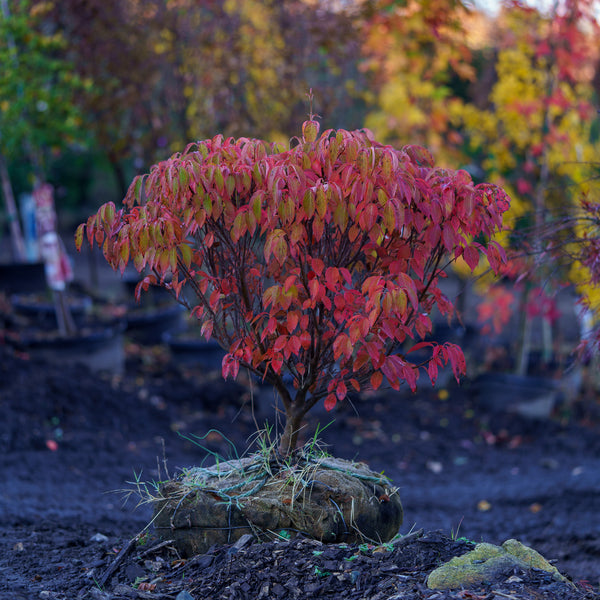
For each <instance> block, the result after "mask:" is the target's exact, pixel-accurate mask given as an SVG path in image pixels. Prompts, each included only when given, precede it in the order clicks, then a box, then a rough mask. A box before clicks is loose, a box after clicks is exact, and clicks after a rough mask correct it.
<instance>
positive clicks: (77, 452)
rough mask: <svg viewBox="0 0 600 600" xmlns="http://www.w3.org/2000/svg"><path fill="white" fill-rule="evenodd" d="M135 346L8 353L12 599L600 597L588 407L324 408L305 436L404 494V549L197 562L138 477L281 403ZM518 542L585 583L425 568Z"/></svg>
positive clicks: (3, 576) (594, 429)
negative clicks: (515, 410) (118, 367)
mask: <svg viewBox="0 0 600 600" xmlns="http://www.w3.org/2000/svg"><path fill="white" fill-rule="evenodd" d="M126 350H127V365H126V371H125V374H124V375H123V376H118V377H117V376H112V377H109V376H98V375H94V374H92V373H90V372H89V371H88V370H86V369H85V368H83V367H77V366H76V367H70V368H60V367H55V366H50V365H47V364H44V363H41V362H36V361H34V360H26V359H24V358H22V357H15V356H14V355H12V354H11V353H10V352H9V351H8V350H7V349H4V348H2V349H1V352H2V354H1V361H0V402H1V406H2V419H1V420H0V473H1V474H2V480H3V482H4V483H3V486H2V491H1V492H0V598H1V599H2V600H4V599H6V600H8V599H10V600H21V599H31V598H56V599H57V600H66V599H69V600H74V599H76V598H103V599H107V600H108V599H115V600H116V599H124V598H156V599H159V600H167V599H171V598H177V599H178V600H186V599H187V600H189V599H190V598H193V599H196V600H199V599H204V598H215V599H216V598H300V597H306V596H307V595H309V596H311V597H313V598H341V597H345V598H381V599H383V598H430V599H434V598H435V599H440V598H470V599H484V598H485V599H492V598H497V599H506V598H508V599H511V600H512V599H517V598H519V599H523V598H527V599H529V598H531V599H533V598H597V597H599V596H598V590H599V585H600V520H599V519H598V515H599V514H600V435H599V434H600V419H598V415H597V414H594V410H593V409H594V407H593V406H591V407H590V406H589V405H588V406H587V407H586V408H585V409H581V410H580V409H578V407H577V406H575V407H572V410H571V411H570V414H568V415H562V417H561V416H559V415H556V416H554V417H553V418H551V419H544V420H531V419H524V418H519V417H515V416H510V415H507V414H505V413H499V414H494V415H491V414H488V413H486V412H485V411H483V410H482V409H481V406H480V403H479V401H478V399H477V397H476V395H475V394H474V393H473V386H472V385H471V384H470V383H469V381H468V380H467V381H465V382H464V383H463V385H462V386H461V387H460V388H459V387H457V386H456V385H454V384H452V385H449V386H448V387H447V388H446V389H442V390H441V389H432V388H430V387H427V386H422V389H421V391H420V392H419V393H417V394H416V395H412V394H410V393H402V392H399V393H398V392H394V393H392V392H382V393H380V394H378V395H376V396H371V397H362V398H355V399H354V400H353V401H352V403H350V402H345V403H343V404H342V405H341V406H340V407H338V408H339V410H335V411H333V412H332V413H326V412H325V411H324V410H323V409H320V410H317V411H316V412H315V414H313V415H312V416H311V422H310V427H309V428H307V431H306V435H305V439H310V437H311V436H312V432H313V431H314V428H315V427H316V425H317V423H320V426H321V427H324V426H325V425H328V427H327V428H326V429H325V430H324V431H323V432H322V434H321V436H320V437H321V438H322V440H323V442H324V444H325V445H326V446H325V448H326V450H327V451H328V452H330V453H331V454H334V455H335V456H338V457H345V458H350V459H355V460H360V461H365V462H367V463H368V464H369V465H370V466H371V467H372V468H373V469H374V470H376V471H384V472H385V474H386V475H387V476H389V477H390V478H391V479H392V481H393V483H394V485H396V486H398V488H399V490H400V494H401V498H402V501H403V505H404V512H405V517H404V525H403V526H402V529H401V534H403V535H404V536H406V537H405V539H402V538H401V541H399V542H397V543H396V544H394V545H392V546H382V547H375V546H374V547H369V546H361V547H352V546H348V547H345V546H339V545H336V546H323V545H320V544H318V543H315V542H310V541H307V540H305V539H302V538H301V537H296V535H295V534H292V535H291V538H290V539H289V540H282V541H280V542H269V543H256V542H254V543H253V542H251V541H248V540H245V542H246V543H245V545H244V544H243V543H240V544H238V545H237V546H236V547H233V546H225V547H218V548H213V549H212V550H211V551H210V552H209V553H208V554H206V555H203V556H200V557H196V558H193V559H189V560H187V561H184V560H180V559H179V557H178V556H177V554H176V553H175V551H174V550H173V548H172V547H171V545H170V544H168V543H166V544H163V543H161V540H159V539H158V538H157V537H156V536H155V533H154V532H153V530H152V528H150V529H148V530H146V531H145V530H144V528H145V527H146V525H147V524H148V522H149V520H150V518H151V512H152V510H151V507H150V506H149V505H148V504H142V505H140V506H137V505H138V501H139V498H138V497H136V496H135V495H133V496H129V497H127V494H126V492H127V491H132V490H133V489H134V486H133V485H131V484H130V483H128V482H134V481H135V480H136V479H139V480H142V481H153V480H158V479H159V478H161V477H165V468H166V469H167V470H168V472H169V473H170V474H171V475H174V474H176V473H177V471H178V469H179V468H181V467H185V466H191V465H198V464H201V463H202V461H204V460H206V456H207V451H209V452H210V453H219V454H220V455H221V456H224V457H228V456H234V455H235V452H237V453H240V454H241V453H243V452H244V451H245V450H246V448H247V447H248V444H249V442H248V440H249V438H250V437H251V436H252V434H253V432H255V431H256V427H257V425H256V424H255V422H256V423H257V424H258V425H259V426H261V427H262V425H263V424H264V422H265V419H266V418H267V416H270V415H272V414H273V409H272V405H273V401H274V400H273V396H272V393H271V392H270V391H269V390H268V389H262V388H260V387H257V386H256V385H254V386H250V385H245V384H244V382H243V381H242V382H241V383H232V382H227V383H226V382H224V381H223V380H222V379H221V378H220V376H219V374H217V373H206V372H205V373H202V372H200V370H198V369H191V368H189V367H186V368H183V367H176V366H175V365H174V363H173V361H171V360H170V357H169V355H168V352H166V350H165V348H163V347H161V346H157V347H147V348H145V349H144V348H141V347H139V346H134V345H129V346H128V347H127V348H126ZM252 405H253V410H252V409H251V408H252ZM207 434H208V435H207ZM205 435H206V437H205V438H204V439H203V440H202V441H200V440H196V443H193V442H192V441H190V438H191V439H192V440H193V436H205ZM226 438H227V439H226ZM232 444H233V445H235V448H236V450H235V452H234V450H233V446H232ZM202 447H204V449H203V448H202ZM209 460H210V456H209ZM421 530H422V531H421ZM144 531H145V533H143V532H144ZM142 533H143V535H140V534H142ZM135 536H138V538H137V541H132V540H133V539H134V537H135ZM509 538H517V539H518V540H520V541H521V542H523V543H524V544H526V545H529V546H531V547H533V548H535V549H536V550H538V551H539V552H541V553H542V554H543V555H544V556H545V557H546V558H547V559H549V560H551V561H555V562H554V563H553V564H555V565H556V567H558V569H559V570H560V571H561V572H562V573H563V574H564V575H566V576H567V577H568V578H570V579H572V580H573V581H574V582H575V583H576V585H575V587H572V586H567V585H566V584H562V583H558V582H556V581H553V580H552V579H551V578H549V576H548V575H547V574H544V573H543V572H540V571H536V570H529V571H527V572H525V571H516V572H511V573H505V574H503V576H502V577H501V578H499V579H497V580H494V581H490V582H489V583H486V584H485V585H477V586H474V587H473V588H470V589H463V590H454V591H444V592H441V591H434V590H428V589H427V588H426V586H425V579H426V577H427V575H428V573H429V572H430V571H431V570H432V569H433V568H435V566H437V565H439V564H440V563H441V562H445V561H447V560H448V559H449V558H450V557H451V556H454V555H459V554H463V553H465V552H466V551H467V550H469V549H470V548H472V545H471V544H469V542H479V541H486V542H491V543H495V544H500V543H502V542H504V541H505V540H507V539H509Z"/></svg>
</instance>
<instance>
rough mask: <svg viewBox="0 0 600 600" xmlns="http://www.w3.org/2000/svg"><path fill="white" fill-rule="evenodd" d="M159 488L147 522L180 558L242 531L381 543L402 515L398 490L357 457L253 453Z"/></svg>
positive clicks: (196, 470)
mask: <svg viewBox="0 0 600 600" xmlns="http://www.w3.org/2000/svg"><path fill="white" fill-rule="evenodd" d="M160 494H161V497H160V498H159V499H158V500H157V501H156V510H155V517H154V521H153V522H154V526H155V528H156V530H157V532H158V533H159V534H160V536H161V537H162V538H163V539H172V540H174V543H175V545H176V547H177V549H178V550H179V552H180V553H181V555H182V556H184V557H187V556H192V555H194V554H202V553H204V552H206V551H207V550H208V549H209V548H210V547H211V546H213V545H215V544H217V545H220V544H230V543H233V542H235V541H236V540H238V539H239V538H240V537H241V536H242V535H244V534H248V533H250V534H254V535H255V536H256V537H258V538H259V539H274V538H276V537H280V536H281V535H282V534H283V535H284V536H288V535H289V534H292V535H294V534H295V533H296V532H301V533H303V534H304V535H307V536H309V537H311V538H314V539H317V540H320V541H323V542H346V543H350V544H352V543H358V542H364V541H368V542H375V543H383V542H386V541H389V540H390V539H392V538H393V537H394V536H395V535H396V534H397V533H398V530H399V528H400V526H401V525H402V519H403V511H402V503H401V501H400V496H399V494H398V492H397V490H396V489H394V488H392V487H391V484H390V482H389V480H388V479H387V478H386V477H383V476H382V475H380V474H378V473H375V472H374V471H372V470H370V469H369V468H368V467H367V466H366V465H365V464H363V463H353V462H349V461H346V460H342V459H336V458H331V457H327V458H321V459H316V460H314V461H302V462H301V463H298V464H295V465H293V466H289V467H286V466H285V465H284V466H281V465H278V466H273V465H271V464H270V463H269V462H268V461H266V460H264V459H263V458H262V457H261V456H252V457H248V458H243V459H239V460H232V461H227V462H222V463H219V464H217V465H215V466H213V467H210V468H200V467H195V468H191V469H189V470H187V471H185V472H184V473H183V475H182V476H181V477H180V478H179V479H177V480H171V481H168V482H166V483H164V484H163V485H162V486H161V488H160ZM284 532H285V533H284Z"/></svg>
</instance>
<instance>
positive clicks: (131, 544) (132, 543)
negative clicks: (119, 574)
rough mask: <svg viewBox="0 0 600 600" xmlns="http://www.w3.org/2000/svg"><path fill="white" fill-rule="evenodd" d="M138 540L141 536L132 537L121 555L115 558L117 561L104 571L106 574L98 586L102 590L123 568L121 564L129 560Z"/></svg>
mask: <svg viewBox="0 0 600 600" xmlns="http://www.w3.org/2000/svg"><path fill="white" fill-rule="evenodd" d="M138 538H139V536H137V535H136V536H135V537H132V538H131V539H130V540H129V541H128V542H127V543H126V544H125V545H124V546H123V547H122V548H121V551H120V552H119V554H117V557H116V558H115V560H113V562H112V564H111V565H110V567H108V569H106V571H104V573H103V574H102V577H100V580H99V581H98V584H99V585H100V587H101V588H102V587H104V586H105V585H106V582H107V581H108V580H109V578H110V577H112V576H113V574H114V573H115V571H116V570H117V569H118V568H119V567H120V566H121V563H122V562H123V561H124V560H125V558H127V555H128V554H129V553H130V552H131V551H132V550H133V548H134V547H135V544H136V542H137V541H138Z"/></svg>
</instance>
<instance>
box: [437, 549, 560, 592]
mask: <svg viewBox="0 0 600 600" xmlns="http://www.w3.org/2000/svg"><path fill="white" fill-rule="evenodd" d="M515 568H520V569H524V570H527V569H540V570H542V571H547V572H548V573H550V574H551V575H552V577H553V578H554V579H556V580H557V581H565V582H566V581H567V579H566V578H565V577H563V576H562V575H561V574H560V573H559V571H558V569H557V568H556V567H554V566H552V565H551V564H550V563H549V562H548V561H547V560H546V559H545V558H544V557H543V556H542V555H541V554H539V552H536V551H535V550H533V549H532V548H529V547H528V546H525V545H523V544H522V543H521V542H519V541H518V540H507V541H506V542H504V544H502V546H495V545H494V544H487V543H482V544H477V546H475V549H474V550H472V551H471V552H467V553H466V554H463V555H462V556H457V557H455V558H453V559H451V560H450V561H448V562H447V563H446V564H444V565H442V566H441V567H438V568H437V569H435V570H434V571H432V572H431V573H430V574H429V577H428V578H427V587H429V588H430V589H438V590H439V589H444V590H447V589H456V588H461V587H469V586H472V585H479V584H482V583H486V582H490V581H494V580H497V579H498V578H501V577H502V576H504V575H507V574H509V573H510V572H511V571H513V570H514V569H515Z"/></svg>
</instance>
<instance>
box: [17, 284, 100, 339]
mask: <svg viewBox="0 0 600 600" xmlns="http://www.w3.org/2000/svg"><path fill="white" fill-rule="evenodd" d="M66 298H67V303H68V306H69V312H70V314H71V316H72V317H73V321H74V322H75V325H76V326H77V327H84V326H85V325H86V322H87V319H88V315H89V313H90V312H91V310H92V307H93V301H92V299H91V298H90V297H89V296H84V295H83V296H82V295H71V294H67V296H66ZM10 303H11V306H12V308H13V310H14V311H15V312H16V313H17V314H19V315H21V316H23V317H26V318H27V319H28V321H29V323H30V325H31V327H35V328H38V329H44V330H46V331H49V330H53V329H56V328H57V327H58V320H57V318H56V306H55V304H54V302H52V300H50V299H48V298H47V296H46V295H45V294H39V293H37V294H34V293H32V294H14V295H12V296H11V297H10Z"/></svg>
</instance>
